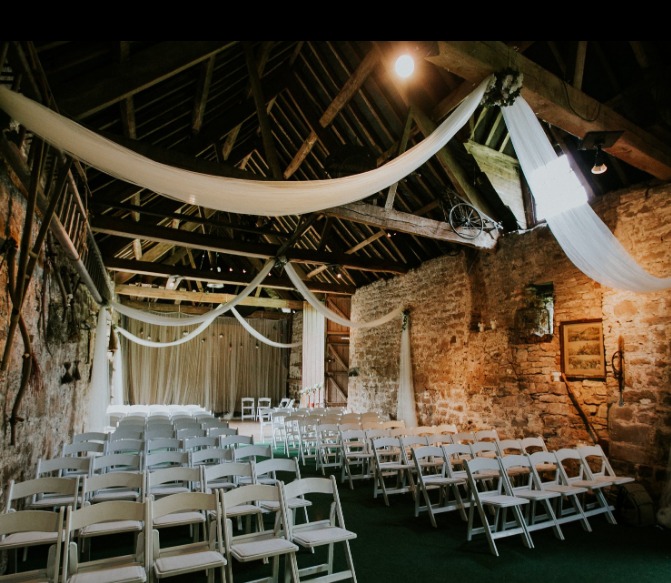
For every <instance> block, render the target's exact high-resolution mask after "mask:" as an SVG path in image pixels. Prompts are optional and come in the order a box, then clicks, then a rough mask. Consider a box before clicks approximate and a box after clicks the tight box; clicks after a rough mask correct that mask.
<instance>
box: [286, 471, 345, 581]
mask: <svg viewBox="0 0 671 583" xmlns="http://www.w3.org/2000/svg"><path fill="white" fill-rule="evenodd" d="M280 488H281V489H282V490H283V497H284V498H285V499H292V498H297V497H305V498H307V499H309V500H311V501H312V503H313V504H312V506H310V507H309V508H308V509H307V511H308V519H307V522H302V523H300V524H297V523H295V522H294V521H293V519H292V517H291V516H290V515H289V516H288V517H287V518H288V521H287V522H286V523H285V528H286V532H287V538H289V540H291V542H293V543H295V544H297V545H298V546H299V547H301V548H303V549H306V550H308V551H311V553H310V554H309V556H310V560H309V564H308V565H306V566H303V567H301V566H300V565H298V573H299V576H300V578H303V577H307V578H308V579H307V580H308V581H313V582H319V581H321V582H324V583H326V582H329V581H341V580H345V579H347V580H351V581H356V572H355V568H354V558H353V557H352V550H351V548H350V541H351V540H354V539H355V538H357V534H356V533H355V532H353V531H351V530H349V529H348V528H347V527H346V525H345V518H344V515H343V511H342V506H341V503H340V495H339V493H338V484H337V482H336V478H335V476H334V475H331V476H329V477H310V478H302V479H300V480H293V481H292V482H289V483H286V484H284V483H280ZM324 508H329V509H330V510H329V513H328V515H325V514H324V513H323V510H322V509H324ZM319 547H327V549H328V553H327V555H326V559H325V562H321V563H319V562H318V563H317V564H315V562H314V560H312V553H314V552H315V551H316V549H318V548H319ZM337 548H341V549H342V557H343V558H344V567H343V568H340V570H337V565H338V563H337V562H336V549H337ZM299 557H300V555H299ZM306 562H307V561H306Z"/></svg>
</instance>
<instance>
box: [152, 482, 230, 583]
mask: <svg viewBox="0 0 671 583" xmlns="http://www.w3.org/2000/svg"><path fill="white" fill-rule="evenodd" d="M184 515H198V516H200V517H201V519H202V520H200V521H199V524H201V525H202V527H203V535H202V536H201V537H198V540H194V541H192V542H188V543H182V544H175V543H174V541H170V542H166V541H165V540H163V539H164V538H167V537H164V535H162V531H161V528H162V527H163V526H164V525H165V522H166V519H168V520H169V519H170V518H171V517H173V516H184ZM222 518H223V516H222V512H221V504H220V500H219V496H218V495H217V494H216V493H214V492H210V493H206V492H182V493H179V494H172V495H170V496H165V497H163V498H160V499H158V500H157V499H154V498H153V497H152V496H150V497H149V499H148V501H147V516H146V522H147V524H148V525H149V528H150V529H151V541H152V544H151V550H150V555H151V567H150V580H151V581H153V580H155V579H158V580H161V579H166V578H169V577H175V576H178V575H186V574H189V573H198V572H201V571H205V572H206V573H207V575H208V581H209V582H212V581H213V575H214V573H215V572H219V578H220V581H221V583H226V557H225V549H224V536H223V531H222ZM231 581H232V579H231Z"/></svg>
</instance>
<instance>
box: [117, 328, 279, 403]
mask: <svg viewBox="0 0 671 583" xmlns="http://www.w3.org/2000/svg"><path fill="white" fill-rule="evenodd" d="M252 322H253V325H254V328H255V329H257V330H259V331H260V332H261V333H262V334H263V335H264V336H265V337H267V338H269V339H271V340H273V341H275V342H280V341H281V340H283V337H284V336H285V327H286V323H285V322H284V321H280V320H267V319H260V318H258V319H257V318H255V319H253V320H252ZM126 328H127V329H128V330H129V331H130V332H131V333H132V334H133V335H135V336H138V337H145V338H146V337H148V336H151V338H152V340H154V339H155V340H158V341H162V342H168V341H170V340H171V339H174V338H175V337H178V336H181V334H182V332H183V330H181V329H180V328H179V327H169V326H159V325H156V324H147V323H144V322H140V321H137V320H131V319H129V320H128V321H127V322H126ZM121 349H122V350H123V351H124V354H125V356H126V358H125V361H126V363H127V365H126V368H125V386H126V388H125V394H126V395H127V399H128V402H129V403H135V404H152V403H158V404H171V403H174V404H187V403H198V404H199V405H202V406H203V407H204V408H206V409H208V410H211V411H214V412H217V413H225V412H228V413H229V414H232V413H233V412H234V411H236V410H239V409H240V398H241V397H246V396H249V397H255V398H258V397H270V398H271V399H272V401H273V403H277V402H279V400H280V399H281V398H282V397H284V396H285V390H286V386H285V385H286V378H287V360H288V358H287V355H286V351H285V350H283V349H281V348H275V347H273V346H269V345H267V344H264V343H262V342H259V341H258V340H256V339H255V338H254V337H253V336H252V335H250V334H249V332H248V331H247V330H245V329H244V328H243V327H242V326H241V325H240V323H239V322H238V321H237V320H236V319H235V318H223V317H219V318H215V320H214V321H213V322H212V324H211V325H210V326H209V328H208V329H207V331H206V332H204V333H203V334H202V335H201V337H199V338H198V339H196V340H194V341H191V342H187V343H185V344H179V345H174V346H167V347H165V348H162V349H161V350H156V349H155V348H153V347H149V346H143V345H142V344H138V343H136V342H132V341H129V340H128V339H126V338H123V339H122V342H121Z"/></svg>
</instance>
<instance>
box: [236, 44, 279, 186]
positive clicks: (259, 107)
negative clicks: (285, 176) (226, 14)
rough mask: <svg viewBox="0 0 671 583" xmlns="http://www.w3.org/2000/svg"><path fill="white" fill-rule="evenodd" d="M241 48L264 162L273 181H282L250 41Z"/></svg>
mask: <svg viewBox="0 0 671 583" xmlns="http://www.w3.org/2000/svg"><path fill="white" fill-rule="evenodd" d="M242 44H243V48H244V50H245V61H246V63H247V74H248V75H249V84H250V87H251V90H252V96H253V97H254V103H255V104H256V116H257V118H258V120H259V128H260V129H261V138H262V139H263V150H264V152H265V155H266V160H267V161H268V165H269V166H270V170H271V172H272V174H273V177H274V178H275V180H281V179H282V169H281V168H280V160H279V157H278V155H277V150H276V149H275V144H274V142H273V132H272V129H271V127H270V120H269V119H268V112H267V111H266V101H265V99H264V96H263V88H262V87H261V80H260V78H259V74H258V67H259V65H258V64H257V62H256V59H255V57H254V49H253V47H252V44H251V42H250V41H243V43H242Z"/></svg>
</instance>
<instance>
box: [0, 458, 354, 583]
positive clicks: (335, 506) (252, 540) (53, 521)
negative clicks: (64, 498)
mask: <svg viewBox="0 0 671 583" xmlns="http://www.w3.org/2000/svg"><path fill="white" fill-rule="evenodd" d="M283 461H284V462H290V460H283ZM296 469H297V464H296ZM290 470H291V469H290V468H289V471H290ZM285 490H286V491H285ZM308 496H309V497H310V498H313V497H316V496H322V497H325V498H326V500H325V502H324V503H325V504H326V507H331V508H332V510H333V513H332V516H333V517H334V521H335V522H334V523H332V522H331V521H323V520H321V510H320V509H321V507H322V506H323V504H319V505H317V510H316V513H315V516H313V517H311V516H310V515H309V514H308V507H309V506H311V504H310V503H309V502H308V503H306V504H304V505H302V506H301V507H302V508H303V509H304V510H305V519H304V520H303V521H302V522H301V523H300V524H299V522H298V521H296V520H294V519H290V518H289V512H290V511H291V510H290V509H291V508H292V502H291V501H292V500H307V498H308ZM241 508H247V509H249V508H251V509H254V513H258V514H260V513H261V512H264V513H274V514H275V516H276V520H275V521H270V523H269V524H271V525H272V526H270V527H266V526H264V521H263V520H258V521H257V529H258V530H257V531H256V532H255V533H254V534H250V533H249V532H245V531H241V530H240V529H238V530H237V531H235V529H232V528H228V527H227V526H226V525H227V524H228V523H229V522H230V521H232V520H234V519H236V518H240V509H241ZM294 508H295V506H294ZM176 519H177V520H180V521H181V522H180V523H179V524H185V525H186V524H188V525H190V526H191V527H192V528H193V533H194V540H193V542H190V543H188V544H180V545H178V546H175V545H174V542H171V543H170V549H169V550H165V547H166V546H167V545H163V544H161V542H162V541H161V539H162V536H161V534H160V533H161V532H162V529H164V528H165V527H167V526H174V525H175V524H176ZM277 525H279V526H280V528H277V527H276V526H277ZM26 531H30V532H31V533H32V534H33V535H34V536H33V538H31V537H29V536H26V534H25V533H26ZM200 531H202V534H199V532H200ZM123 532H125V533H127V534H128V535H130V536H131V537H133V538H134V542H135V543H136V548H135V552H134V553H132V556H131V557H123V558H122V560H120V558H119V557H117V556H114V557H111V559H110V562H108V560H107V559H103V560H100V559H99V558H97V557H96V558H95V559H94V561H95V562H89V560H87V558H86V555H84V554H83V553H82V545H83V543H85V542H86V541H87V542H88V544H89V545H90V542H91V537H92V536H103V535H110V534H116V535H119V534H120V533H123ZM0 533H1V534H2V535H3V539H2V542H0V549H1V548H3V547H4V548H5V549H11V548H13V549H17V548H20V547H24V548H27V547H28V546H30V545H33V544H45V543H46V544H49V543H51V544H52V550H51V551H50V553H49V560H48V564H47V565H45V566H44V567H43V568H41V569H38V570H39V571H40V572H39V576H40V578H41V579H42V580H46V581H49V582H50V583H56V582H57V581H58V580H59V576H60V575H61V574H62V579H61V581H62V582H63V583H65V582H67V581H69V580H70V577H72V576H74V575H76V574H77V573H79V572H80V571H83V570H86V571H87V572H88V573H89V575H90V574H91V573H92V571H94V570H97V576H99V577H101V578H104V579H107V580H121V578H123V579H124V580H125V581H131V582H136V583H140V582H143V581H145V580H147V579H149V580H154V579H155V578H162V577H168V576H171V575H175V574H185V573H189V572H196V571H208V572H213V570H216V571H220V578H221V581H222V583H223V581H224V580H226V579H228V581H232V580H233V562H234V561H240V562H246V561H248V560H260V559H268V561H267V563H274V564H273V565H272V571H273V572H274V573H275V577H277V567H278V564H277V563H276V560H277V558H278V557H279V556H280V555H286V556H287V557H288V558H289V563H288V564H290V566H291V569H290V570H291V575H292V580H293V579H294V578H295V579H296V580H298V578H299V577H300V576H307V575H310V574H314V573H319V572H326V573H331V574H332V575H331V576H335V577H337V578H338V579H341V578H342V579H345V578H349V579H352V580H354V579H355V575H354V564H353V560H352V555H351V552H350V549H349V540H351V539H353V538H355V537H356V534H355V533H353V532H352V531H348V530H347V529H346V527H345V524H344V519H343V513H342V508H341V505H340V499H339V495H338V490H337V485H336V482H335V479H333V478H308V479H305V480H304V479H302V478H300V476H299V475H298V477H296V478H295V479H293V480H291V481H287V483H286V485H285V483H284V482H283V481H281V480H276V481H275V482H273V483H272V484H271V483H269V482H264V483H261V482H258V481H252V482H250V483H247V484H243V485H240V486H238V487H234V488H230V489H227V488H218V489H216V490H213V489H208V488H204V489H202V490H200V491H194V490H189V491H182V492H171V493H167V494H165V495H163V496H160V497H158V496H156V495H150V496H147V497H145V498H139V499H132V498H126V499H123V500H110V499H107V500H105V499H103V500H101V501H99V502H96V503H92V504H90V505H84V506H80V507H77V506H75V505H71V506H59V507H58V509H55V510H51V511H49V512H45V511H44V510H41V511H40V512H39V514H36V513H35V512H34V511H33V510H23V509H22V510H17V511H14V512H12V513H6V514H4V515H2V516H0ZM15 533H20V534H19V536H20V538H21V539H22V542H21V543H20V544H17V545H14V546H12V545H11V543H8V542H6V541H9V540H10V539H11V538H12V536H11V535H12V534H15ZM282 533H284V535H282ZM4 535H7V538H5V537H4ZM278 536H279V537H280V538H282V537H283V536H284V542H280V540H275V541H274V542H273V543H272V544H270V545H269V540H270V539H271V538H273V537H278ZM149 540H151V543H149ZM52 541H53V542H52ZM238 544H243V545H244V548H245V552H246V555H244V556H243V555H242V554H239V553H237V552H236V548H237V545H238ZM334 544H337V545H342V548H343V550H344V555H343V556H344V564H345V567H344V568H342V567H341V568H339V569H340V570H339V571H337V572H335V573H334V570H335V566H336V565H337V564H338V563H337V562H336V560H338V561H339V559H336V558H335V557H334V555H333V545H334ZM322 545H326V546H328V547H329V548H330V549H331V550H330V552H329V553H328V558H327V559H325V562H324V563H322V564H320V565H315V564H314V561H313V560H311V559H310V560H309V563H310V565H309V566H307V565H306V566H304V567H303V568H301V569H300V573H299V567H298V564H297V561H296V556H295V554H296V552H297V551H298V550H299V548H306V549H313V548H314V547H316V546H322ZM115 548H116V545H115ZM120 548H124V547H120ZM240 549H242V547H240ZM109 550H110V549H106V551H105V555H107V556H109V555H114V552H112V553H110V552H109ZM88 552H89V554H90V546H89V548H88ZM123 552H126V551H125V549H124V551H123ZM250 552H251V555H250ZM310 555H311V553H308V554H307V555H305V556H306V557H309V556H310ZM168 557H170V558H169V559H168ZM61 563H62V571H61V569H60V567H59V566H60V565H61ZM225 567H226V571H227V574H228V577H226V576H225V574H224V568H225ZM35 574H36V575H37V574H38V573H35Z"/></svg>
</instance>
